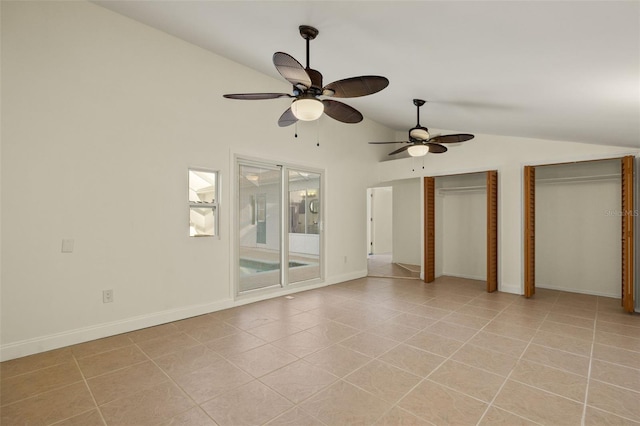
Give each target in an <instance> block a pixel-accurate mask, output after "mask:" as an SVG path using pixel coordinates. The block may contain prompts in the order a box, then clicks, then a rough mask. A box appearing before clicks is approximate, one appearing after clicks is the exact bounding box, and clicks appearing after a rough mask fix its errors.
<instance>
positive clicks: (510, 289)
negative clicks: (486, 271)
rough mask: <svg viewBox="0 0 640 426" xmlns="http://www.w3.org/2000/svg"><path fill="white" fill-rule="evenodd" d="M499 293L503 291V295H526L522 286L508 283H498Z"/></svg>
mask: <svg viewBox="0 0 640 426" xmlns="http://www.w3.org/2000/svg"><path fill="white" fill-rule="evenodd" d="M498 291H501V292H503V293H512V294H518V295H522V294H524V293H523V292H522V288H521V287H520V285H513V284H508V283H498Z"/></svg>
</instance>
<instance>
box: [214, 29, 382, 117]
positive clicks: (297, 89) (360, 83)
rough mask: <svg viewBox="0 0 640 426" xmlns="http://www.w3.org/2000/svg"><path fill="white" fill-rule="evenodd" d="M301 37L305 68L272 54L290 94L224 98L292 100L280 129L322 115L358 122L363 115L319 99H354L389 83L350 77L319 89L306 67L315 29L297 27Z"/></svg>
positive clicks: (288, 57) (314, 73) (316, 77)
mask: <svg viewBox="0 0 640 426" xmlns="http://www.w3.org/2000/svg"><path fill="white" fill-rule="evenodd" d="M299 29H300V35H301V36H302V38H303V39H305V40H306V41H307V66H306V68H305V67H303V66H302V65H301V64H300V63H299V62H298V61H296V60H295V59H294V58H293V57H292V56H291V55H288V54H286V53H283V52H276V53H274V54H273V64H274V65H275V67H276V69H277V70H278V72H279V73H280V75H282V76H283V77H284V78H285V79H286V80H287V81H289V82H290V83H291V84H293V94H292V95H290V94H288V93H235V94H228V95H224V97H225V98H228V99H242V100H258V99H277V98H294V101H293V103H292V104H291V107H290V108H289V109H287V110H286V111H285V112H284V113H283V114H282V115H281V116H280V119H279V120H278V125H279V126H280V127H285V126H290V125H291V124H294V123H295V122H296V121H298V120H302V121H313V120H317V119H318V118H320V116H321V115H322V113H323V112H324V113H325V114H327V115H328V116H329V117H331V118H333V119H335V120H338V121H341V122H343V123H359V122H360V121H362V114H361V113H360V112H359V111H358V110H356V109H355V108H352V107H350V106H349V105H347V104H344V103H342V102H338V101H334V100H331V99H321V98H320V97H321V96H323V97H335V98H356V97H359V96H366V95H371V94H373V93H376V92H379V91H380V90H382V89H384V88H385V87H387V86H388V85H389V80H388V79H387V78H385V77H380V76H376V75H365V76H360V77H351V78H347V79H344V80H338V81H334V82H333V83H329V84H327V85H326V86H324V87H323V86H322V74H320V72H319V71H317V70H314V69H311V68H310V66H309V42H310V41H311V40H313V39H315V38H316V36H317V35H318V30H317V29H315V28H313V27H310V26H308V25H300V27H299Z"/></svg>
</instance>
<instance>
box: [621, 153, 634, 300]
mask: <svg viewBox="0 0 640 426" xmlns="http://www.w3.org/2000/svg"><path fill="white" fill-rule="evenodd" d="M634 160H635V159H634V157H633V156H631V155H630V156H627V157H623V158H622V169H621V171H622V173H621V174H622V307H623V309H624V310H625V311H627V312H633V311H634V300H633V278H634V277H633V273H634V270H633V269H634V268H633V259H634V247H633V230H634V214H635V213H636V212H635V210H634V203H633V195H634V188H633V165H634Z"/></svg>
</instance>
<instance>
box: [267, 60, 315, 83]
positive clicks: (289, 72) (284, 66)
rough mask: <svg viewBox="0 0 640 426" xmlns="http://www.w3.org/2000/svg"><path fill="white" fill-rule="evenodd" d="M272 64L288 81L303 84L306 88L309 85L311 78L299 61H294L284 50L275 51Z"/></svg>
mask: <svg viewBox="0 0 640 426" xmlns="http://www.w3.org/2000/svg"><path fill="white" fill-rule="evenodd" d="M273 65H275V66H276V69H277V70H278V72H279V73H280V75H281V76H283V77H284V78H285V79H286V80H287V81H288V82H289V83H291V84H293V85H294V86H297V85H299V84H301V85H303V86H304V87H306V88H307V89H308V88H309V87H311V78H310V77H309V74H307V72H306V71H305V69H304V67H303V66H302V65H300V62H298V61H296V60H295V59H294V58H293V56H291V55H288V54H286V53H284V52H276V53H274V54H273Z"/></svg>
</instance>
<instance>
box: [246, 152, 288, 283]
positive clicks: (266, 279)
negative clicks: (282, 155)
mask: <svg viewBox="0 0 640 426" xmlns="http://www.w3.org/2000/svg"><path fill="white" fill-rule="evenodd" d="M238 170H239V173H238V200H239V205H238V225H239V229H238V231H239V265H238V266H239V291H240V292H245V291H250V290H256V289H260V288H265V287H275V286H281V285H282V271H281V267H280V259H281V257H282V238H281V234H282V232H281V219H280V218H281V214H282V209H281V204H282V202H281V198H282V196H281V193H282V190H281V188H282V178H281V175H282V172H281V170H280V168H279V167H269V166H266V165H253V164H239V168H238Z"/></svg>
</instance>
